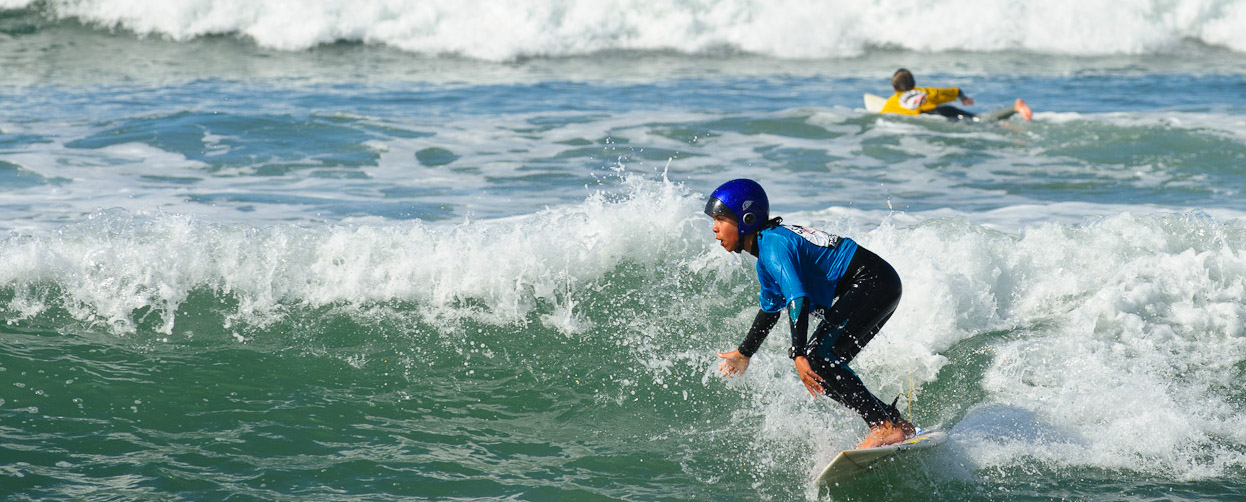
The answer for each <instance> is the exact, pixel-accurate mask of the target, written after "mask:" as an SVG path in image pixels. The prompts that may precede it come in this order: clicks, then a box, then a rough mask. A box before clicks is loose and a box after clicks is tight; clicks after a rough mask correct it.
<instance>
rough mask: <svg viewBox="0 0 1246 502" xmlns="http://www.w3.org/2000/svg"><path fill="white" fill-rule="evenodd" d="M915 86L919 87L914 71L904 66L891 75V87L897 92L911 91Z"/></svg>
mask: <svg viewBox="0 0 1246 502" xmlns="http://www.w3.org/2000/svg"><path fill="white" fill-rule="evenodd" d="M914 87H917V82H916V81H915V80H913V73H912V72H910V71H908V70H906V69H904V68H900V69H899V70H896V73H895V75H892V76H891V88H892V89H895V90H896V92H905V91H911V90H913V88H914Z"/></svg>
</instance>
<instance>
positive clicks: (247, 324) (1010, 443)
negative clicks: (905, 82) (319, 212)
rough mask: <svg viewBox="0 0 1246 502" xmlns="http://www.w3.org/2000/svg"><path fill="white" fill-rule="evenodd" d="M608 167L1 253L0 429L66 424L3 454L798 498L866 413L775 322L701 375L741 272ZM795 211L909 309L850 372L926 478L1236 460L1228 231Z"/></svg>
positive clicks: (683, 200) (673, 208) (1242, 459)
mask: <svg viewBox="0 0 1246 502" xmlns="http://www.w3.org/2000/svg"><path fill="white" fill-rule="evenodd" d="M630 183H631V184H630V185H629V186H628V188H627V190H626V194H625V195H622V196H618V197H605V196H593V197H590V198H589V199H587V200H585V201H584V202H583V203H582V204H579V205H574V206H569V207H564V208H561V209H551V210H549V211H547V212H544V213H540V214H535V215H530V216H527V217H521V218H512V219H506V220H497V221H492V222H477V223H470V224H461V225H445V226H427V225H424V224H420V223H394V224H382V225H360V226H317V227H305V226H292V225H284V226H281V225H279V226H272V227H264V228H256V227H247V226H242V225H223V224H209V223H203V222H199V221H196V220H193V219H188V218H185V217H180V216H167V215H164V216H160V215H158V216H143V215H138V214H133V213H127V212H124V211H111V212H106V213H101V214H99V215H97V216H96V217H94V218H92V220H91V221H88V222H84V223H81V224H75V225H70V226H67V227H66V228H65V229H64V230H63V231H61V232H59V233H57V234H56V235H45V236H38V237H11V238H8V239H5V240H3V241H0V263H3V264H4V266H3V267H2V268H0V311H2V312H3V314H4V316H5V318H6V319H8V320H9V323H8V325H7V326H6V327H0V333H4V337H0V346H2V347H3V348H4V350H2V351H0V368H3V369H4V370H5V371H7V375H8V376H9V377H10V378H11V379H12V381H13V382H14V383H15V385H16V386H15V387H13V388H9V389H6V391H5V393H4V394H3V402H0V405H3V406H4V408H3V410H4V413H7V414H8V415H10V416H12V417H14V419H15V420H16V419H19V418H21V419H26V418H30V417H39V416H42V417H44V418H45V420H44V421H42V422H40V427H39V428H38V429H37V432H39V433H40V434H43V435H44V436H40V435H38V434H24V433H23V434H17V435H15V436H11V437H9V438H6V439H5V442H4V443H3V444H0V447H3V448H6V449H9V450H13V451H17V450H21V449H22V448H26V445H29V446H30V447H31V448H34V445H36V444H41V443H39V442H40V441H43V439H41V438H45V437H57V438H60V437H65V438H73V439H72V442H73V443H74V444H75V445H77V446H73V447H70V446H69V445H68V443H57V444H56V446H55V447H54V448H53V449H51V450H47V452H46V453H41V454H40V456H39V457H37V458H38V460H33V461H28V462H27V463H26V464H25V465H22V464H18V465H16V466H13V467H11V470H12V471H13V472H17V473H19V474H21V473H25V474H28V475H30V476H31V478H32V479H35V480H38V479H44V478H39V477H38V476H51V477H61V476H67V475H69V474H67V473H72V472H86V473H93V474H91V475H90V476H87V477H84V478H75V479H77V480H76V481H74V482H72V483H69V484H65V485H63V487H64V488H65V489H66V490H69V489H73V490H88V491H89V490H104V491H106V490H108V489H110V488H109V486H110V484H114V485H115V484H117V483H122V482H126V479H128V480H129V481H128V482H130V483H134V486H131V487H130V489H141V487H143V486H152V483H155V484H157V485H158V484H159V483H160V482H161V481H159V480H162V479H165V478H164V477H163V476H162V475H160V474H158V473H157V474H149V473H147V472H146V471H144V470H143V469H145V468H144V467H143V465H144V463H145V462H155V463H157V464H159V465H163V466H167V467H165V468H162V469H176V470H177V476H178V477H177V478H176V479H175V480H174V481H170V483H174V484H175V485H176V483H187V486H186V487H185V488H184V489H186V490H190V491H191V492H193V493H195V494H198V495H220V494H227V493H237V492H247V493H252V494H255V495H256V496H259V497H261V498H280V495H281V494H282V493H284V491H283V490H295V489H297V487H298V486H303V485H307V484H311V485H317V486H319V485H321V484H324V485H325V486H327V487H332V488H334V489H338V490H341V491H339V492H335V493H325V494H324V496H325V497H328V498H327V499H330V500H347V499H349V498H350V495H344V494H352V493H354V494H357V493H373V494H376V493H386V494H390V495H394V496H408V495H415V496H428V495H429V494H433V493H444V494H447V495H458V496H471V497H477V498H495V497H496V498H504V497H505V495H506V494H507V493H512V491H511V490H515V489H517V488H515V485H519V486H523V487H526V488H524V489H525V490H537V489H544V490H550V492H549V493H552V494H555V495H557V496H556V497H554V498H560V497H563V496H568V497H571V496H574V495H577V494H578V495H585V494H592V495H596V496H600V497H606V498H630V497H634V496H640V495H644V496H648V495H653V496H658V495H664V496H676V497H678V498H695V496H696V493H704V491H705V490H710V489H715V488H717V489H725V490H726V491H727V492H730V493H741V494H747V495H746V496H742V497H741V498H740V499H741V500H744V499H755V497H756V495H757V491H758V490H760V491H761V493H762V494H763V495H766V496H768V497H773V498H775V499H782V500H792V499H798V498H800V497H801V496H802V493H801V488H800V487H802V486H804V485H805V481H806V480H807V479H808V478H807V477H808V476H809V474H810V472H811V471H812V470H813V469H815V468H817V466H818V464H819V463H822V462H825V461H826V460H827V458H829V456H830V455H832V454H833V453H834V452H835V451H837V449H840V448H844V447H847V446H849V445H850V444H851V443H852V442H854V441H855V440H856V439H857V437H858V436H859V432H860V431H861V430H862V424H861V423H860V421H859V419H858V418H856V417H853V416H850V415H851V414H850V413H847V412H845V411H843V410H842V409H839V408H837V407H832V408H823V404H821V403H814V402H811V401H810V400H809V397H808V395H806V394H804V392H803V390H802V389H801V388H800V386H799V385H798V384H797V383H795V381H794V380H793V377H792V374H791V371H792V370H791V367H790V363H789V362H788V361H787V359H786V357H784V355H783V345H784V344H783V343H782V339H783V338H784V336H783V334H782V333H781V332H776V333H775V334H774V335H772V337H771V338H772V339H771V340H768V341H767V343H766V344H765V345H764V347H763V351H762V353H761V354H760V355H759V356H758V357H757V358H756V360H755V362H754V365H753V367H752V368H751V369H750V371H749V374H748V375H746V377H745V378H742V379H738V380H730V381H726V380H722V379H719V378H718V377H717V376H716V375H715V374H714V372H713V370H712V367H713V365H714V360H715V357H714V352H713V351H714V350H716V349H718V350H723V349H728V348H730V347H733V346H734V344H735V343H737V342H738V341H739V339H740V337H741V335H742V333H743V332H744V331H745V330H746V329H747V325H748V323H749V319H750V318H751V315H752V312H754V311H755V310H754V309H755V308H756V307H755V305H756V303H755V302H756V296H755V295H756V283H755V279H754V278H753V276H752V272H751V266H752V263H753V262H752V260H751V259H750V258H746V257H740V256H737V255H731V254H729V253H725V252H723V251H722V250H721V249H717V248H716V247H714V246H713V245H712V240H711V239H710V236H709V230H708V224H707V222H706V219H705V218H704V217H703V216H700V215H698V214H697V206H699V205H700V202H701V201H702V200H703V199H702V196H701V195H700V194H696V193H692V192H689V191H686V190H684V189H683V188H681V187H680V186H678V185H674V184H670V183H665V182H643V181H635V180H633V181H631V182H630ZM787 216H789V219H790V220H791V221H793V222H798V223H811V224H814V225H815V226H818V227H821V228H824V229H828V230H832V231H836V232H839V233H842V234H845V235H850V236H853V237H854V238H856V239H858V240H859V241H860V242H861V243H862V244H863V245H864V246H866V247H867V248H870V249H872V250H875V251H877V252H878V253H879V254H880V255H882V256H884V257H886V258H887V259H888V260H889V261H891V262H892V263H893V264H894V265H895V266H896V268H897V270H898V271H899V272H900V274H901V276H902V277H903V280H904V281H905V292H906V293H905V294H906V296H905V298H904V300H903V301H902V303H901V307H900V310H899V311H897V314H896V316H895V317H894V318H893V320H892V321H891V322H890V323H888V325H887V326H886V328H885V329H884V330H883V332H882V333H881V334H880V335H879V337H878V338H877V339H876V341H874V342H873V343H872V344H871V345H870V347H868V348H867V350H866V351H864V352H863V353H862V354H861V357H860V358H859V359H858V361H856V362H854V367H855V369H856V370H857V371H859V372H861V374H862V375H863V376H864V378H865V379H866V380H867V383H869V384H870V385H871V386H872V387H874V388H875V389H876V390H877V391H878V392H879V393H880V394H883V395H888V396H894V395H899V394H902V395H910V394H908V392H907V391H908V387H909V382H910V379H911V381H912V382H913V386H914V388H915V393H914V394H912V395H913V396H916V400H915V402H913V403H912V404H913V408H912V409H913V410H914V413H915V416H916V417H917V419H918V420H919V421H920V422H921V423H923V424H926V425H927V426H928V427H937V428H945V429H950V430H951V431H952V433H953V437H954V442H953V446H951V447H948V448H946V449H944V451H943V452H942V453H940V455H941V457H937V461H935V462H932V463H931V465H932V466H943V467H932V468H934V469H936V470H937V469H944V470H949V469H952V470H954V469H953V467H951V466H960V467H959V468H966V469H970V470H972V471H974V472H975V473H976V474H975V476H977V477H978V478H979V479H988V480H990V482H992V483H1005V484H1007V483H1016V484H1019V485H1020V484H1025V485H1026V486H1027V487H1029V488H1027V490H1033V491H1032V492H1027V493H1029V494H1030V495H1032V496H1034V497H1038V496H1040V495H1041V494H1042V493H1048V490H1055V489H1057V488H1055V487H1054V486H1053V485H1051V484H1046V483H1054V481H1051V482H1049V481H1045V479H1046V477H1047V476H1049V475H1050V476H1056V477H1058V478H1059V479H1063V480H1069V479H1076V480H1077V481H1078V482H1083V483H1086V482H1089V483H1100V482H1099V481H1094V480H1102V481H1103V483H1106V484H1104V485H1102V486H1098V485H1096V486H1098V487H1097V488H1094V489H1093V490H1092V492H1093V493H1095V494H1098V495H1101V496H1104V497H1108V496H1109V494H1110V491H1104V490H1110V487H1111V486H1113V485H1111V482H1109V481H1107V480H1111V479H1119V478H1120V477H1121V476H1126V477H1128V478H1129V479H1136V478H1143V479H1149V480H1154V481H1153V482H1152V481H1147V482H1139V483H1137V484H1134V485H1131V486H1132V487H1134V489H1139V490H1143V491H1148V492H1154V493H1159V492H1162V491H1164V490H1165V488H1164V487H1165V486H1168V485H1166V483H1180V482H1187V481H1202V482H1210V483H1212V484H1213V485H1214V483H1216V482H1218V480H1223V479H1226V478H1225V477H1226V476H1228V477H1229V478H1228V479H1231V477H1232V476H1234V474H1233V473H1235V472H1240V468H1241V466H1242V465H1243V464H1246V454H1244V453H1243V452H1242V451H1241V449H1240V447H1239V446H1238V445H1240V444H1243V442H1244V441H1246V438H1244V437H1243V432H1242V431H1244V430H1246V414H1243V413H1242V411H1243V410H1242V402H1243V401H1242V396H1243V395H1246V394H1244V392H1246V391H1244V390H1243V386H1242V383H1241V382H1242V379H1241V376H1242V371H1243V366H1242V364H1241V361H1242V360H1243V359H1246V338H1243V337H1242V336H1241V334H1242V330H1243V326H1242V321H1241V319H1243V318H1246V308H1244V307H1243V305H1246V288H1243V282H1242V277H1243V276H1246V253H1243V252H1242V251H1241V249H1243V248H1246V226H1243V224H1242V221H1241V220H1233V221H1229V222H1221V221H1217V220H1216V219H1214V218H1212V217H1210V216H1207V215H1204V214H1199V213H1188V214H1166V215H1165V214H1158V215H1152V216H1131V215H1129V214H1123V215H1119V216H1113V217H1109V218H1103V219H1100V220H1095V221H1087V222H1085V223H1081V224H1058V223H1049V224H1043V225H1036V226H1033V227H1030V228H1028V229H1026V231H1025V232H1023V233H1022V234H1020V235H1013V234H1008V233H1003V232H998V231H995V230H991V229H989V228H986V227H983V226H980V225H976V224H973V223H971V222H969V221H967V220H966V219H964V218H934V219H931V220H928V221H926V222H923V223H920V224H918V225H915V226H899V225H893V224H891V223H890V222H887V221H884V222H883V223H882V224H881V225H879V226H876V227H861V226H858V225H855V224H852V223H849V222H847V221H846V220H844V219H826V218H825V216H823V217H819V216H816V215H809V214H789V215H787ZM778 331H782V330H778ZM902 405H903V403H902ZM828 410H830V411H828ZM96 423H109V424H111V425H110V427H109V428H107V429H103V430H101V429H100V428H98V427H96V426H95V425H94V424H96ZM1105 424H1111V427H1106V426H1105ZM49 434H50V435H52V436H47V435H49ZM1140 437H1142V438H1146V440H1145V441H1138V440H1136V439H1137V438H1140ZM396 441H397V442H396ZM118 449H122V450H127V451H128V450H134V451H141V452H142V455H137V454H136V455H135V456H134V458H127V457H124V456H120V455H118V454H117V453H116V452H117V451H118ZM672 452H675V453H672ZM620 456H621V457H624V458H619V457H620ZM23 458H30V457H23ZM629 459H630V460H629ZM1208 459H1215V460H1214V461H1208ZM221 463H227V464H228V465H229V467H228V470H229V472H230V473H231V474H230V475H228V476H223V475H221V473H220V472H219V470H220V469H221V468H220V467H217V466H219V465H220V464H221ZM118 466H120V467H118ZM118 469H120V471H118ZM129 469H134V470H136V471H137V472H136V473H135V474H134V475H132V476H130V477H129V478H126V479H118V478H121V477H124V476H119V475H118V476H114V475H112V474H109V473H112V472H130V471H129ZM628 469H630V470H628ZM161 472H164V471H161ZM351 472H355V473H367V475H366V476H362V478H360V477H357V476H351V475H348V474H349V473H351ZM620 472H629V473H631V474H629V476H634V477H635V478H636V479H632V478H628V481H626V482H624V483H622V485H620V484H619V483H617V481H618V479H619V478H618V476H620V474H619V473H620ZM1070 472H1074V473H1077V474H1075V475H1070V474H1069V473H1070ZM1121 473H1126V474H1121ZM934 477H935V478H937V479H938V480H940V481H932V482H933V483H936V484H937V486H938V487H939V489H943V490H949V491H954V492H960V491H966V490H967V491H968V492H972V488H966V487H965V486H962V485H961V483H963V482H965V481H964V480H963V479H962V477H961V476H960V475H958V474H957V473H956V472H938V473H937V474H936V475H934ZM642 478H644V479H646V480H643V481H642ZM891 478H895V479H903V478H905V476H901V475H899V474H896V475H894V476H889V477H887V478H885V479H891ZM178 480H181V481H178ZM447 483H449V484H447ZM896 483H897V487H896V489H897V490H900V491H901V492H902V493H906V494H907V495H911V496H913V497H919V498H920V496H921V492H913V493H909V491H912V490H913V489H910V488H905V487H904V483H902V482H896ZM1031 483H1032V486H1031ZM1148 483H1153V484H1148ZM33 486H36V487H39V489H38V490H34V491H31V492H28V493H31V494H34V495H40V494H41V495H44V496H48V497H53V498H55V497H56V496H58V495H65V492H63V491H60V490H61V488H62V486H61V485H56V484H48V485H42V486H40V485H38V484H37V483H36V484H35V485H33ZM179 486H180V485H179ZM290 486H295V487H296V488H290ZM919 486H922V485H920V484H919ZM724 487H726V488H724ZM759 487H760V488H759ZM113 489H115V488H113ZM308 489H311V490H315V489H324V488H323V487H321V488H316V487H314V486H313V487H309V488H308ZM856 489H857V490H864V488H861V487H858V488H856ZM906 490H907V491H906ZM1096 490H1097V491H1096ZM525 493H529V492H525ZM867 493H868V492H865V491H862V492H861V493H859V495H862V496H864V495H865V494H867ZM1082 493H1088V492H1082ZM672 494H674V495H672ZM533 497H534V498H542V497H536V496H533ZM573 498H574V497H573ZM658 498H660V497H658ZM731 499H732V498H730V497H728V498H725V500H731ZM1021 499H1025V497H1021Z"/></svg>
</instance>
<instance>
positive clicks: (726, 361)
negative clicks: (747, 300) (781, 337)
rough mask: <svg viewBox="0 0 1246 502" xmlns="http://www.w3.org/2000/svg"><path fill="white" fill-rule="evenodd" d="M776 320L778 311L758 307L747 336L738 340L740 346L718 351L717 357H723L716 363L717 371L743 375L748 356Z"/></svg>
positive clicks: (759, 344)
mask: <svg viewBox="0 0 1246 502" xmlns="http://www.w3.org/2000/svg"><path fill="white" fill-rule="evenodd" d="M778 322H779V313H778V312H766V311H765V310H760V309H758V311H757V316H756V317H754V318H753V327H751V328H749V329H748V336H745V337H744V341H743V342H740V347H739V348H737V349H736V350H733V351H731V352H719V353H718V357H721V358H723V361H722V363H719V365H718V371H720V372H722V376H737V375H743V374H744V370H746V369H748V361H749V358H750V357H753V354H756V353H757V349H759V348H761V342H763V341H765V340H766V335H768V334H770V329H771V328H773V327H774V325H775V324H777V323H778Z"/></svg>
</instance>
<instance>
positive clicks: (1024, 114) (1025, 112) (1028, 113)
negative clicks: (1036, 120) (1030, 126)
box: [1012, 98, 1034, 120]
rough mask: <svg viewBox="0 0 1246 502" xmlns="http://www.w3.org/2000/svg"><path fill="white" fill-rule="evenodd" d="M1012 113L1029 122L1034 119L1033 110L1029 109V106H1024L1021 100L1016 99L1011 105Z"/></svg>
mask: <svg viewBox="0 0 1246 502" xmlns="http://www.w3.org/2000/svg"><path fill="white" fill-rule="evenodd" d="M1012 109H1013V111H1016V112H1017V113H1020V114H1021V118H1023V119H1025V120H1030V119H1031V118H1033V117H1034V110H1031V109H1030V105H1027V104H1025V101H1024V100H1022V99H1021V98H1017V102H1016V103H1013V104H1012Z"/></svg>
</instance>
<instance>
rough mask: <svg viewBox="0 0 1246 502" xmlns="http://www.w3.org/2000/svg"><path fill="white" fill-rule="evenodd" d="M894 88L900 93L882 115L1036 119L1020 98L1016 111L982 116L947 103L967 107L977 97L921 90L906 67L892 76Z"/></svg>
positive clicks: (948, 90) (947, 90) (946, 89)
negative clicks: (956, 103)
mask: <svg viewBox="0 0 1246 502" xmlns="http://www.w3.org/2000/svg"><path fill="white" fill-rule="evenodd" d="M891 88H892V89H894V90H895V91H896V92H895V94H892V95H891V97H890V98H887V102H886V103H884V104H883V109H882V110H881V111H880V112H879V113H896V114H900V115H919V114H923V113H925V114H934V115H942V116H944V117H947V118H949V119H953V120H960V119H969V120H974V121H981V120H1004V119H1007V118H1009V117H1011V116H1013V115H1018V114H1019V115H1021V118H1023V119H1025V120H1030V118H1032V117H1033V116H1034V112H1033V111H1032V110H1030V106H1029V105H1027V104H1025V101H1024V100H1022V99H1021V98H1017V100H1016V101H1014V102H1013V104H1012V108H1000V109H998V110H994V111H991V112H987V113H984V114H982V115H977V114H974V113H971V112H968V111H966V110H964V109H962V108H959V107H956V106H953V105H949V104H945V103H951V102H953V101H956V100H958V99H959V100H960V102H961V103H963V104H964V105H965V106H973V98H971V97H969V96H967V95H965V93H964V92H962V91H961V90H960V89H959V88H957V87H944V88H939V87H917V82H916V80H914V78H913V73H912V72H910V71H908V70H906V69H904V68H901V69H899V70H896V73H895V74H894V75H892V76H891Z"/></svg>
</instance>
